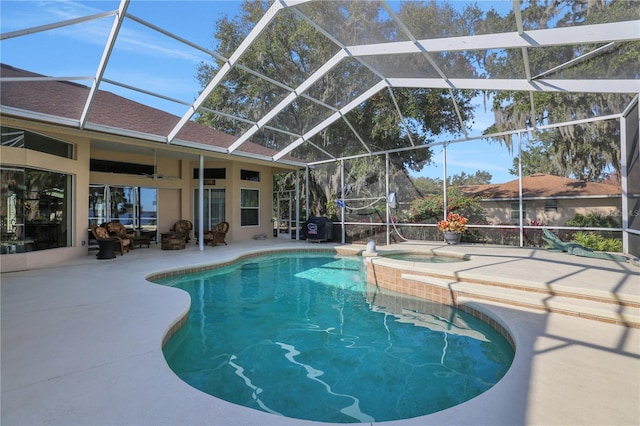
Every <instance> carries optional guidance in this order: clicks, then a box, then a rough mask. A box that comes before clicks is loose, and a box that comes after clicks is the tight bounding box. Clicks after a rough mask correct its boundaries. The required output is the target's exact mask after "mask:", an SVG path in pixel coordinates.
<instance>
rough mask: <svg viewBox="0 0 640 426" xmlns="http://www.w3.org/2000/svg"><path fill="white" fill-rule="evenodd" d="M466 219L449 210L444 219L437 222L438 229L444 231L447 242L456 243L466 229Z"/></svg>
mask: <svg viewBox="0 0 640 426" xmlns="http://www.w3.org/2000/svg"><path fill="white" fill-rule="evenodd" d="M467 221H468V219H467V218H466V217H464V216H462V215H459V214H458V213H453V212H450V213H449V214H448V215H447V219H446V220H441V221H439V222H438V229H439V230H441V231H442V232H444V240H445V241H446V243H447V244H458V243H459V242H460V236H461V234H462V233H463V232H464V231H466V230H467Z"/></svg>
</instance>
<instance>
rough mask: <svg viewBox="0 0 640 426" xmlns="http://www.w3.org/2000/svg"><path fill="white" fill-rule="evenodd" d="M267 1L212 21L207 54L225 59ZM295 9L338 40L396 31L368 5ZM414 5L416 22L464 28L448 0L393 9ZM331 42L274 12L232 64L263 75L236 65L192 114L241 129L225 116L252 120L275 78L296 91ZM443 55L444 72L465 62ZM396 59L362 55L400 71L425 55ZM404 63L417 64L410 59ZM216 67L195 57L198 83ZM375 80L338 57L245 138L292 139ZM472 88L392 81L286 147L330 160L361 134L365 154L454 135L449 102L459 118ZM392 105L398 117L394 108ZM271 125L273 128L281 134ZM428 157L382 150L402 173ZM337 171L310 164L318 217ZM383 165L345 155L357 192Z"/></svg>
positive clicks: (272, 143) (468, 109)
mask: <svg viewBox="0 0 640 426" xmlns="http://www.w3.org/2000/svg"><path fill="white" fill-rule="evenodd" d="M268 7H269V2H267V1H248V0H246V1H244V2H243V3H242V4H241V7H240V13H239V14H238V15H237V16H236V17H234V18H228V17H224V18H222V19H220V20H219V21H217V23H216V27H215V36H216V39H217V40H218V41H219V43H218V45H217V49H216V53H217V54H218V55H220V56H221V57H223V58H228V57H230V56H231V54H232V53H233V52H234V51H235V49H236V48H237V47H238V46H239V44H240V43H241V41H242V40H243V39H244V38H245V36H246V35H247V34H248V33H249V31H250V30H251V28H252V27H253V25H254V24H255V23H256V22H257V21H258V20H259V19H260V18H261V17H262V15H263V14H264V13H265V11H266V10H267V9H268ZM304 8H305V14H308V15H310V16H313V15H317V14H323V15H327V16H325V17H324V18H325V20H326V22H334V23H336V25H335V27H334V28H335V29H336V32H335V36H336V38H337V39H339V40H352V39H354V37H355V39H356V40H354V42H356V41H358V42H362V41H365V40H368V39H371V38H373V37H376V38H380V37H382V38H383V39H391V38H392V35H393V32H394V31H395V24H393V22H392V20H389V19H388V18H384V17H382V15H381V14H379V13H378V9H377V8H375V7H371V4H369V3H368V2H354V1H336V2H333V3H332V7H331V8H327V7H326V4H323V2H310V3H306V4H305V6H304ZM419 12H420V13H423V14H424V17H425V19H428V20H427V21H422V20H421V21H420V22H419V25H421V26H422V27H424V28H432V29H435V28H441V27H442V26H443V25H444V23H443V21H442V20H441V17H442V16H447V17H449V18H450V19H452V20H453V21H451V22H448V23H447V26H448V25H452V23H458V24H460V25H463V24H464V19H466V17H465V16H463V15H461V14H460V13H458V12H456V11H455V9H454V8H452V7H451V6H448V5H446V4H445V5H440V4H437V3H435V2H433V3H429V4H425V3H412V2H409V3H406V4H404V5H403V7H402V8H401V10H400V15H401V18H403V19H413V18H414V17H415V15H416V14H417V13H419ZM417 24H418V23H416V25H417ZM336 48H337V47H336V45H335V44H334V43H333V42H332V41H330V40H329V39H328V38H326V37H325V36H324V35H323V34H322V33H321V32H319V31H317V30H316V29H315V28H314V27H313V26H311V25H310V24H309V23H308V22H307V21H305V20H303V19H301V18H300V17H299V16H298V15H296V14H294V13H282V14H281V16H279V17H278V19H276V20H275V21H274V22H273V23H272V25H271V27H270V28H269V30H268V31H265V32H263V33H262V34H261V36H260V37H258V38H257V39H256V40H255V41H254V42H253V44H252V45H251V47H250V48H249V49H248V50H247V52H246V53H245V54H243V56H242V57H241V58H240V61H239V62H240V63H241V64H242V65H243V66H244V67H246V68H249V69H252V70H255V71H257V72H258V73H260V74H262V75H263V76H265V77H266V78H259V77H257V76H256V75H255V74H252V73H250V72H248V71H246V70H245V69H242V68H238V67H236V68H234V69H233V70H232V71H231V72H230V73H229V74H228V76H227V78H226V79H225V81H224V82H223V83H222V84H221V85H220V86H219V87H218V88H216V90H214V92H213V93H212V94H211V96H210V97H209V98H208V99H207V100H206V101H205V103H204V105H203V106H204V107H205V108H207V110H208V111H206V110H205V111H204V112H202V113H201V114H200V115H199V117H198V118H197V120H198V121H199V122H200V123H202V124H205V125H209V126H211V127H213V128H216V129H219V130H222V131H225V132H227V133H231V134H234V135H240V134H242V133H244V131H245V130H246V129H247V128H248V127H249V126H250V124H247V123H246V121H242V120H237V119H232V118H230V117H231V116H235V117H240V118H242V119H244V120H249V121H251V122H255V121H257V120H258V119H260V118H261V117H263V116H264V114H265V113H266V112H268V111H270V110H271V109H272V108H273V107H274V106H275V105H277V104H278V103H279V102H280V101H281V100H282V99H284V97H285V96H287V95H288V94H289V91H288V90H287V89H286V88H283V87H282V85H284V86H287V87H289V88H292V89H293V88H296V87H297V86H298V85H299V84H300V83H302V82H304V81H305V80H306V79H307V78H308V77H309V76H310V75H311V74H312V73H313V72H314V71H315V70H317V69H318V68H319V67H320V66H321V65H322V64H324V63H325V62H326V61H327V60H328V59H329V58H331V57H332V56H333V55H334V54H335V52H336ZM414 56H415V55H414ZM444 59H446V60H445V63H447V64H448V65H447V66H449V67H451V69H458V70H460V69H467V70H472V69H473V67H471V66H470V64H468V63H466V62H465V61H464V60H461V58H460V57H459V56H458V57H456V58H455V60H454V59H453V58H444ZM401 60H402V62H401V63H398V64H382V63H376V62H375V60H374V59H371V63H372V64H373V67H376V66H380V67H382V66H395V67H402V68H398V69H403V68H405V67H411V66H414V67H415V66H423V64H422V63H423V62H424V58H417V57H415V58H412V59H410V60H407V59H406V58H404V59H401ZM411 61H417V63H416V64H411V63H410V62H411ZM223 65H224V63H223V61H220V60H214V61H213V62H212V63H201V64H200V66H199V67H198V79H199V81H200V82H201V84H202V86H203V87H204V86H205V85H206V84H208V82H209V81H210V80H211V78H212V76H213V75H215V74H216V73H217V72H218V71H219V70H220V68H221V67H222V66H223ZM469 72H471V71H469ZM379 80H380V77H379V76H378V75H376V74H375V73H374V72H372V70H371V69H370V67H367V66H365V65H363V64H362V63H360V62H359V61H357V60H353V59H346V60H343V61H342V62H340V63H339V64H338V65H337V66H336V67H335V68H334V69H332V70H331V71H329V72H328V73H327V74H326V75H325V76H324V77H323V78H322V79H320V80H319V81H318V82H316V83H315V84H313V85H312V86H311V87H309V88H308V89H307V91H306V92H305V95H306V97H300V98H298V99H297V100H296V101H295V102H294V103H292V104H291V105H290V107H288V108H286V109H285V110H284V111H282V113H280V114H278V115H277V116H276V117H275V118H274V119H273V120H272V121H271V122H269V123H267V124H268V126H264V127H263V128H262V129H261V130H260V131H258V132H257V133H256V134H254V135H253V136H252V138H251V142H253V143H257V144H260V145H263V146H266V147H269V148H272V149H276V150H280V149H283V148H284V147H286V146H287V145H289V144H290V143H291V142H292V141H293V140H294V138H295V136H292V135H302V134H304V133H305V132H307V131H309V130H310V129H312V128H313V127H314V126H315V125H317V124H318V122H319V121H321V119H323V118H326V117H328V116H330V115H331V114H333V113H334V110H332V109H330V108H326V107H325V106H324V105H330V106H332V107H333V108H341V107H342V106H343V105H346V104H347V103H348V102H350V101H351V100H353V99H354V98H355V97H357V96H358V95H359V94H361V93H362V92H363V91H364V90H366V89H367V88H369V87H371V86H372V85H374V84H375V83H376V82H378V81H379ZM273 81H276V82H278V83H279V85H276V84H274V83H273ZM474 95H475V92H474V91H455V92H453V91H449V90H428V89H415V90H413V89H396V88H394V89H390V90H386V91H382V92H379V93H378V94H376V95H375V96H373V97H372V98H371V99H369V100H367V101H365V102H363V103H362V104H360V105H359V106H358V107H356V108H355V109H353V110H351V111H349V112H348V113H347V114H346V116H345V119H342V120H338V121H336V122H335V123H334V124H333V125H332V126H330V127H329V128H327V129H325V130H323V131H322V132H320V133H318V134H317V135H315V136H314V137H312V138H311V141H310V142H311V143H304V144H302V145H301V146H300V147H298V148H296V149H295V150H294V151H292V153H291V154H292V155H294V156H295V157H297V158H300V159H302V160H310V159H312V158H314V156H316V155H317V154H318V152H319V150H320V151H321V152H325V153H330V154H331V155H333V156H334V157H341V156H344V155H351V154H354V153H366V151H364V148H363V144H362V142H363V141H364V142H365V143H366V145H367V146H368V147H369V149H370V150H372V151H385V150H389V149H394V148H400V147H407V146H410V144H411V142H413V143H414V144H416V145H423V144H427V143H428V142H429V141H430V140H431V139H430V138H432V137H433V136H435V135H438V134H440V133H441V132H444V131H446V132H450V133H453V134H459V133H461V132H462V130H463V129H462V128H461V127H460V122H459V120H458V115H457V113H456V111H455V109H454V102H455V103H457V105H458V111H459V114H460V116H461V117H462V119H463V120H464V121H466V120H468V119H470V118H471V117H472V114H473V107H472V105H471V99H472V98H473V96H474ZM394 99H395V101H394ZM396 104H397V105H398V108H399V110H400V113H401V114H402V116H404V119H405V120H404V121H403V120H402V117H401V115H400V114H398V111H397V108H396ZM209 111H217V112H220V113H222V114H218V113H215V112H209ZM405 125H406V126H405ZM274 129H282V130H284V131H285V132H286V133H282V132H278V131H276V130H274ZM353 129H355V132H354V130H353ZM431 155H432V151H431V150H430V149H428V148H424V149H419V150H411V151H406V152H403V153H396V154H393V155H391V156H390V157H391V161H392V162H393V165H394V170H396V171H397V173H399V174H403V173H405V171H406V170H407V169H411V170H418V169H420V168H421V167H422V166H423V165H424V164H425V163H426V162H429V161H430V159H431ZM339 170H340V167H339V165H337V164H333V165H331V166H325V167H319V168H316V169H315V170H314V171H313V173H312V174H311V179H312V182H311V183H310V188H309V190H310V193H311V194H312V197H313V198H315V199H318V202H314V203H312V206H313V209H312V211H313V213H314V214H321V213H322V211H321V210H322V208H323V206H326V203H327V202H328V200H331V198H332V197H334V196H335V194H336V193H338V192H339V191H340V188H339V185H338V182H339V173H340V172H339ZM384 170H385V162H384V159H383V158H371V157H363V158H361V159H356V160H352V161H350V167H349V171H348V173H349V174H350V176H349V179H351V180H355V181H356V183H357V184H356V185H355V187H356V188H357V189H362V188H364V186H363V185H361V184H360V183H361V182H363V181H364V180H366V176H367V175H370V174H372V173H376V174H384ZM392 179H393V177H392Z"/></svg>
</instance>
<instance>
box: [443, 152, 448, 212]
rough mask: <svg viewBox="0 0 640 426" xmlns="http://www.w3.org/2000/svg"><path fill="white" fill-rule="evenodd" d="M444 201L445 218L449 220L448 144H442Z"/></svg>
mask: <svg viewBox="0 0 640 426" xmlns="http://www.w3.org/2000/svg"><path fill="white" fill-rule="evenodd" d="M442 170H443V172H442V174H443V176H442V201H443V205H444V220H447V208H448V203H447V144H446V143H445V144H444V145H442Z"/></svg>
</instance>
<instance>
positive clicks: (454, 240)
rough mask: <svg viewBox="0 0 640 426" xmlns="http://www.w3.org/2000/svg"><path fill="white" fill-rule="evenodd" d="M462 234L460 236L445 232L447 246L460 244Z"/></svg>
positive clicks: (455, 233)
mask: <svg viewBox="0 0 640 426" xmlns="http://www.w3.org/2000/svg"><path fill="white" fill-rule="evenodd" d="M461 235H462V234H458V233H457V232H451V231H445V232H444V241H445V242H446V243H447V244H458V243H459V242H460V236H461Z"/></svg>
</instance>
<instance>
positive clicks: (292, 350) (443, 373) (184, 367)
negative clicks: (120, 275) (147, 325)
mask: <svg viewBox="0 0 640 426" xmlns="http://www.w3.org/2000/svg"><path fill="white" fill-rule="evenodd" d="M362 271H363V268H362V264H361V261H360V258H358V257H335V256H331V255H328V254H327V255H319V254H314V255H307V254H296V255H295V257H294V256H293V255H292V254H283V255H268V256H264V257H254V258H251V259H248V260H245V261H241V262H238V263H237V264H234V265H230V266H226V267H223V268H220V269H215V270H211V271H208V272H200V273H192V274H187V275H182V276H174V277H170V278H165V279H162V280H158V281H157V282H159V283H162V284H164V285H170V286H174V287H178V288H181V289H184V290H186V291H187V292H189V294H190V295H191V302H192V306H191V310H190V313H189V318H188V321H187V322H186V324H185V325H184V326H183V327H182V328H180V329H179V330H178V331H177V332H176V334H174V335H173V337H172V338H171V339H169V341H168V342H167V344H166V345H165V347H164V354H165V357H166V359H167V361H168V364H169V366H170V367H171V368H172V369H173V371H174V372H175V373H176V374H177V375H178V376H179V377H180V378H182V380H184V381H185V382H187V383H188V384H190V385H191V386H193V387H195V388H197V389H200V390H202V391H203V392H206V393H209V394H211V395H213V396H215V397H218V398H221V399H224V400H226V401H229V402H232V403H235V404H239V405H243V406H246V407H250V408H254V409H257V410H263V411H266V412H269V413H274V414H280V415H283V416H287V417H292V418H299V419H306V420H315V421H323V422H335V423H359V422H373V421H388V420H397V419H404V418H412V417H416V416H421V415H425V414H429V413H433V412H436V411H440V410H443V409H445V408H448V407H451V406H454V405H457V404H460V403H462V402H464V401H467V400H469V399H471V398H473V397H474V396H477V395H478V394H480V393H482V392H484V391H486V390H487V389H489V388H490V387H491V386H493V385H494V384H495V383H496V382H498V380H500V378H501V377H502V376H503V375H504V374H505V373H506V371H507V370H508V368H509V366H510V365H511V361H512V359H513V355H514V354H513V349H512V348H511V346H510V345H509V344H508V342H507V341H506V340H505V339H504V338H503V336H501V335H500V334H499V333H498V332H496V331H495V330H494V329H493V328H491V327H490V326H489V325H487V324H486V323H484V322H482V321H480V320H478V319H476V318H474V317H472V316H470V315H467V314H466V313H464V312H461V311H458V310H456V309H453V308H450V307H448V306H443V305H438V304H434V303H431V302H427V301H423V300H419V299H410V298H406V297H402V296H400V295H398V294H393V293H387V292H381V291H379V290H378V289H376V288H374V287H372V286H367V284H366V280H365V279H364V276H363V272H362ZM416 307H420V312H418V311H416V310H415V309H416Z"/></svg>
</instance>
